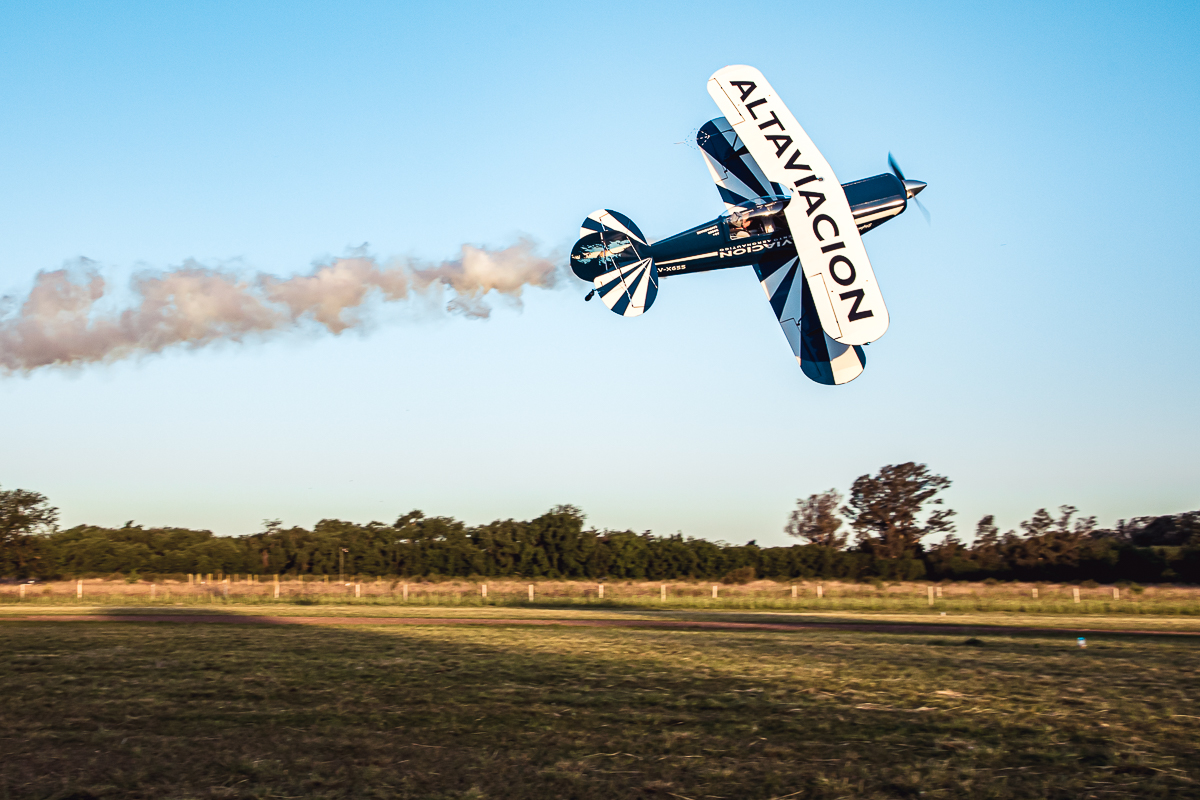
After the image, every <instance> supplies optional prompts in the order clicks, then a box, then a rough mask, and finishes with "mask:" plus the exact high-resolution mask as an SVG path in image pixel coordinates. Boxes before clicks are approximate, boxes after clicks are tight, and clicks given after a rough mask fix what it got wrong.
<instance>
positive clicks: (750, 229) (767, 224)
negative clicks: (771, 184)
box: [724, 195, 791, 239]
mask: <svg viewBox="0 0 1200 800" xmlns="http://www.w3.org/2000/svg"><path fill="white" fill-rule="evenodd" d="M789 200H791V198H790V197H782V196H779V195H770V196H767V197H756V198H754V199H753V200H747V201H746V202H744V203H738V204H737V206H735V207H734V208H731V209H729V210H728V211H726V212H725V214H724V216H725V219H726V222H727V224H728V226H729V238H730V239H748V238H751V237H755V236H772V235H774V234H776V233H780V232H786V231H787V229H788V228H787V221H786V220H785V219H784V218H783V209H784V208H786V207H787V204H788V201H789Z"/></svg>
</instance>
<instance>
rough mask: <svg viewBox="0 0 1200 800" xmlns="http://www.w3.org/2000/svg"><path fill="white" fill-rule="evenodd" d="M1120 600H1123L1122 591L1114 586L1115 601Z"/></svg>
mask: <svg viewBox="0 0 1200 800" xmlns="http://www.w3.org/2000/svg"><path fill="white" fill-rule="evenodd" d="M1120 599H1121V590H1120V589H1118V588H1117V587H1116V586H1114V587H1113V600H1120Z"/></svg>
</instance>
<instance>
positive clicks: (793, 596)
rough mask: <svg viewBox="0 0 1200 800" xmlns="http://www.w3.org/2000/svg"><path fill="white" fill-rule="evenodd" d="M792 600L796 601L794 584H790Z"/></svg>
mask: <svg viewBox="0 0 1200 800" xmlns="http://www.w3.org/2000/svg"><path fill="white" fill-rule="evenodd" d="M792 599H793V600H795V599H796V584H794V583H793V584H792Z"/></svg>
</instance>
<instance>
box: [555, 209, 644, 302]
mask: <svg viewBox="0 0 1200 800" xmlns="http://www.w3.org/2000/svg"><path fill="white" fill-rule="evenodd" d="M580 234H581V235H582V238H581V239H580V240H579V241H577V242H576V243H575V246H574V247H573V248H571V271H572V272H574V273H575V274H576V275H577V276H578V277H579V278H581V279H583V280H585V281H588V282H590V283H591V284H592V285H593V286H595V292H596V294H597V295H599V297H600V302H602V303H604V305H605V306H607V307H608V309H609V310H610V311H613V312H614V313H617V314H620V315H621V316H623V317H636V316H638V315H640V314H642V313H644V312H645V311H646V310H647V309H649V308H650V306H651V305H653V304H654V300H655V298H656V297H658V266H657V265H656V264H655V263H654V259H653V258H651V257H650V245H649V244H647V243H646V238H645V237H644V236H643V235H642V232H641V231H640V230H638V227H637V225H635V224H634V223H633V220H631V219H629V218H628V217H626V216H625V215H624V214H619V213H617V212H616V211H609V210H607V209H604V210H601V211H595V212H593V213H592V214H589V215H588V218H587V219H586V220H584V222H583V226H582V228H581V229H580Z"/></svg>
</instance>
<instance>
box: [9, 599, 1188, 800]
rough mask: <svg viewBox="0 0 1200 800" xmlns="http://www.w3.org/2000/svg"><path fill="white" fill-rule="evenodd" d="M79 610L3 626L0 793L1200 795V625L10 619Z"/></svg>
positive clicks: (535, 612)
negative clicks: (969, 634)
mask: <svg viewBox="0 0 1200 800" xmlns="http://www.w3.org/2000/svg"><path fill="white" fill-rule="evenodd" d="M262 608H269V609H270V613H272V614H279V613H281V612H283V611H294V612H295V613H298V614H304V615H307V616H314V615H315V616H320V614H315V612H317V611H320V612H323V613H334V612H336V613H339V614H342V615H347V614H351V615H352V614H370V615H378V614H379V613H380V609H379V607H374V608H365V607H363V606H352V605H351V606H342V607H340V608H335V607H332V606H318V607H316V608H313V607H299V608H294V609H288V608H286V607H283V606H279V605H269V606H264V607H262ZM85 610H87V609H86V608H84V607H82V606H78V607H74V608H72V607H68V606H62V607H57V608H55V607H47V606H41V607H38V608H31V607H29V606H25V607H23V608H19V607H16V606H15V605H14V606H7V607H5V609H4V613H3V614H2V615H0V637H3V639H2V640H3V642H4V648H3V654H2V656H0V693H2V694H0V696H3V697H4V700H5V702H4V703H3V704H0V730H2V731H3V734H0V797H9V798H18V797H19V798H25V797H37V798H59V799H60V800H63V799H65V798H73V799H74V800H84V799H85V798H88V797H147V798H149V797H154V798H235V797H236V798H241V797H246V798H250V797H256V798H268V797H306V798H307V797H314V798H325V797H329V798H333V797H401V798H513V799H514V800H515V799H517V798H557V797H572V798H614V797H648V798H649V797H658V798H664V800H665V798H671V797H674V798H681V797H682V798H690V800H700V798H710V800H711V799H714V798H728V799H730V800H732V799H733V798H738V799H740V798H756V799H757V798H761V799H762V800H766V799H767V798H783V797H795V798H801V797H809V798H830V800H832V799H833V798H893V797H907V796H912V797H915V796H918V795H923V796H929V797H994V798H1026V797H1062V798H1067V797H1071V798H1075V797H1097V798H1099V797H1122V796H1123V797H1164V798H1165V797H1200V784H1198V783H1197V782H1196V781H1198V780H1200V702H1198V700H1197V698H1198V697H1200V640H1197V639H1192V638H1178V637H1176V638H1167V637H1150V636H1146V637H1130V636H1104V635H1099V636H1097V635H1091V636H1089V639H1088V647H1087V648H1086V649H1080V648H1078V647H1077V646H1076V643H1075V639H1074V637H1073V636H1071V635H1067V634H1056V633H1040V634H1025V635H1004V636H999V635H987V634H985V633H984V634H978V635H977V637H976V638H975V639H974V640H972V641H968V640H967V639H966V637H964V636H961V635H960V636H950V635H947V634H945V633H942V632H939V631H938V630H937V629H936V628H931V629H930V632H929V633H916V634H914V633H904V634H898V633H886V632H850V631H834V630H798V631H794V632H778V633H777V632H769V633H768V632H745V631H739V632H727V631H689V630H630V629H622V628H595V629H590V628H589V629H579V628H558V627H550V628H545V627H542V628H518V627H469V628H468V627H444V626H442V627H440V626H434V625H429V626H404V627H398V626H353V627H351V626H342V625H310V626H269V625H215V624H187V625H185V624H149V623H128V622H126V623H120V624H115V623H105V622H41V623H33V622H18V621H15V619H14V618H15V617H16V616H17V614H18V612H28V611H36V612H37V613H39V614H41V613H60V614H61V613H71V612H74V613H78V612H80V611H85ZM133 610H134V609H132V608H130V609H116V608H112V607H105V608H99V609H95V611H97V612H99V613H101V614H105V615H108V616H110V617H115V616H117V615H119V614H120V613H121V612H122V611H133ZM155 610H156V611H162V610H163V609H162V607H161V606H158V607H156V608H155ZM172 610H176V611H177V612H180V613H191V612H194V611H196V610H197V607H192V606H188V607H185V608H181V609H180V608H175V609H172ZM251 610H252V609H251V608H249V607H247V608H245V609H243V608H240V607H228V606H214V607H211V608H208V609H205V611H206V613H243V612H250V611H251ZM402 610H403V611H404V612H405V613H406V614H407V615H409V616H413V615H415V613H416V609H408V608H405V609H402ZM435 611H436V613H437V615H439V616H448V614H446V609H444V608H443V609H435ZM501 611H502V612H503V615H504V616H506V617H510V618H515V617H518V616H519V615H528V616H534V617H536V616H541V617H550V618H553V617H555V616H557V617H559V618H563V617H567V618H569V617H573V616H584V617H589V618H597V617H604V618H617V619H622V618H634V617H637V618H662V617H663V616H664V615H665V616H671V617H672V618H688V615H689V614H690V615H692V617H691V618H695V619H699V618H708V617H711V616H719V617H720V618H723V619H743V618H755V619H761V618H768V617H779V616H782V615H777V614H743V613H725V614H718V613H717V612H706V611H703V610H701V611H693V612H687V611H682V610H680V611H675V610H662V611H660V612H654V611H643V612H639V611H635V610H623V609H564V608H559V609H549V610H544V609H543V610H539V609H515V608H506V609H492V608H478V609H466V608H464V609H459V610H458V613H461V614H471V615H481V616H489V615H497V614H499V613H500V612H501ZM803 616H804V617H808V616H819V617H820V618H822V619H830V618H833V617H830V616H825V615H803ZM919 616H920V618H921V619H924V620H926V621H930V620H929V617H928V616H926V615H919ZM1006 616H1007V615H1006ZM1011 616H1012V617H1013V618H1020V615H1011ZM891 617H895V618H899V619H901V620H902V619H904V618H905V615H903V614H896V615H891ZM891 617H889V618H891ZM840 618H843V619H855V618H858V619H861V617H858V616H856V615H849V614H844V615H842V616H841V617H840ZM870 618H871V619H873V620H882V619H884V617H883V616H881V615H872V616H871V617H870ZM963 619H978V620H979V621H980V622H982V621H983V620H984V619H990V617H986V616H984V615H981V616H980V617H978V618H976V617H969V618H968V617H963ZM1025 619H1028V617H1026V618H1025ZM1047 619H1055V620H1057V621H1058V622H1059V623H1061V624H1063V625H1067V626H1069V625H1071V624H1078V625H1089V626H1091V627H1096V624H1095V623H1096V621H1097V618H1096V617H1092V616H1083V617H1074V618H1069V617H1062V616H1054V615H1051V616H1049V617H1047ZM1116 619H1120V618H1116ZM1145 621H1146V620H1144V619H1138V620H1137V623H1138V626H1139V627H1144V625H1143V623H1144V622H1145ZM1184 621H1185V622H1186V621H1187V620H1184ZM1166 627H1168V628H1169V627H1171V626H1169V625H1168V626H1166Z"/></svg>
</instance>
